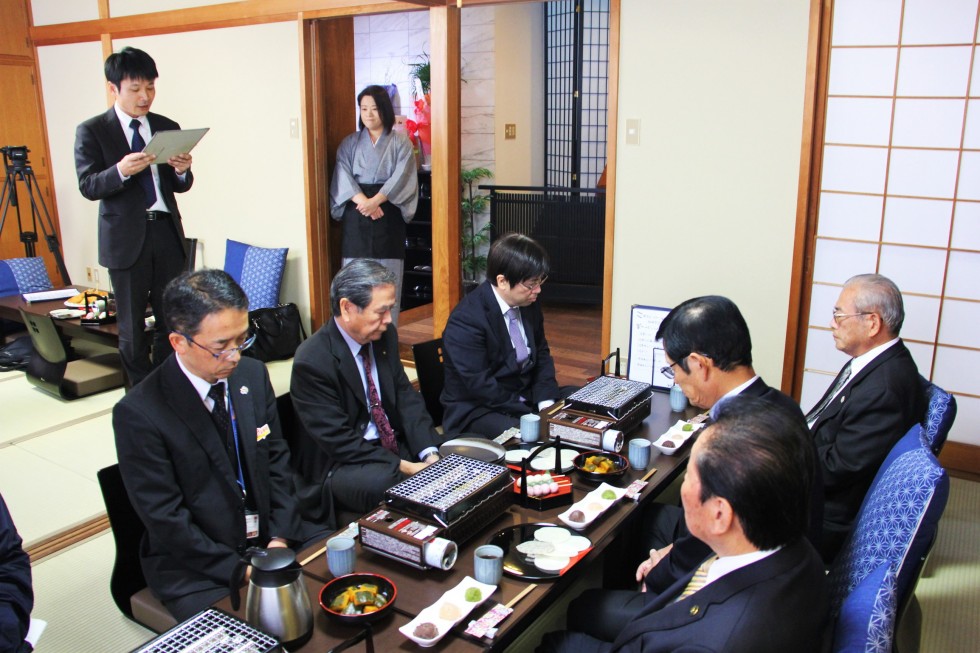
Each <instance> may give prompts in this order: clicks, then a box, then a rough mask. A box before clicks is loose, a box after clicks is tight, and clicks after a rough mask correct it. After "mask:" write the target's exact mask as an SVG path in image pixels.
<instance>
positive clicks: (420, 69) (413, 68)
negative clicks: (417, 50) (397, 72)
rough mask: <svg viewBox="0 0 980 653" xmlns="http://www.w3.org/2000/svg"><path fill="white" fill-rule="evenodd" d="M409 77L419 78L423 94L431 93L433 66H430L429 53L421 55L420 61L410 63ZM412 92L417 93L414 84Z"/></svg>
mask: <svg viewBox="0 0 980 653" xmlns="http://www.w3.org/2000/svg"><path fill="white" fill-rule="evenodd" d="M408 70H409V73H408V77H409V79H412V80H418V82H419V86H420V87H421V88H422V95H428V94H429V88H430V86H429V80H430V74H431V67H430V66H429V55H427V54H425V53H424V52H423V53H422V54H420V55H419V61H417V62H416V63H410V64H408ZM412 93H413V94H414V93H415V86H414V84H413V85H412Z"/></svg>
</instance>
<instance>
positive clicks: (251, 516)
mask: <svg viewBox="0 0 980 653" xmlns="http://www.w3.org/2000/svg"><path fill="white" fill-rule="evenodd" d="M258 536H259V513H257V512H255V511H254V510H246V511H245V539H246V540H252V539H255V538H256V537H258Z"/></svg>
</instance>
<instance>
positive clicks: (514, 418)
mask: <svg viewBox="0 0 980 653" xmlns="http://www.w3.org/2000/svg"><path fill="white" fill-rule="evenodd" d="M547 278H548V254H547V253H546V252H545V251H544V249H543V248H542V247H541V246H540V245H539V244H538V243H537V242H535V241H534V240H532V239H531V238H529V237H527V236H524V235H522V234H515V233H511V234H507V235H506V236H504V237H502V238H499V239H498V240H496V241H494V243H493V245H492V246H491V247H490V252H489V254H488V255H487V283H482V284H480V285H479V286H478V287H477V288H476V290H474V291H473V292H471V293H469V294H468V295H466V297H464V298H463V299H462V301H460V302H459V304H457V305H456V308H454V309H453V312H452V314H451V315H450V316H449V322H448V323H447V324H446V329H445V331H443V334H442V344H443V359H444V364H445V371H446V385H445V388H444V389H443V391H442V398H441V399H442V404H443V406H445V408H446V411H445V414H444V416H443V426H444V427H445V428H446V430H447V431H450V432H466V433H476V434H479V435H482V436H484V437H487V438H495V437H497V436H498V435H500V434H501V433H503V432H504V431H506V430H507V429H509V428H514V427H517V426H519V424H520V419H521V415H525V414H527V413H534V412H538V411H540V410H543V409H544V408H547V407H548V406H550V405H551V404H553V403H555V401H557V400H558V399H559V398H561V397H562V396H567V395H568V394H569V393H570V390H568V389H565V391H564V393H563V391H561V390H559V388H558V382H557V381H556V380H555V362H554V361H553V360H552V358H551V350H550V349H548V341H547V339H545V336H544V317H543V316H542V315H541V307H540V306H538V304H537V299H538V295H539V294H540V293H541V285H542V284H543V283H544V282H545V280H546V279H547Z"/></svg>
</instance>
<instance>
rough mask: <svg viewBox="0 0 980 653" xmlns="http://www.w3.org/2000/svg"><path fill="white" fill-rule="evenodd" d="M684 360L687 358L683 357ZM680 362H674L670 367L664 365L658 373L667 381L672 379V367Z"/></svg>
mask: <svg viewBox="0 0 980 653" xmlns="http://www.w3.org/2000/svg"><path fill="white" fill-rule="evenodd" d="M684 358H687V356H685V357H684ZM684 358H682V359H681V360H684ZM680 362H681V361H674V362H673V363H671V364H670V365H665V366H663V367H661V368H660V373H661V374H663V375H664V376H666V377H667V378H668V379H673V378H674V365H677V364H678V363H680Z"/></svg>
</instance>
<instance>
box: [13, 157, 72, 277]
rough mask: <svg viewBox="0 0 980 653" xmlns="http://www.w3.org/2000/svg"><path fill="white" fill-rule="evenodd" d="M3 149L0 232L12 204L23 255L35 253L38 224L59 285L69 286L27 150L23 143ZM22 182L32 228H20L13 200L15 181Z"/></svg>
mask: <svg viewBox="0 0 980 653" xmlns="http://www.w3.org/2000/svg"><path fill="white" fill-rule="evenodd" d="M0 151H2V152H3V165H4V168H5V169H6V171H7V176H6V180H5V181H4V183H3V192H2V193H0V204H2V205H3V213H2V214H0V234H2V233H3V227H4V224H5V223H6V221H7V210H8V209H9V208H10V207H11V206H12V207H14V211H15V212H16V213H17V229H18V231H20V241H21V242H22V243H24V255H25V256H28V257H31V256H37V247H36V243H37V226H38V225H39V224H40V225H41V231H42V232H43V233H44V240H45V242H47V243H48V249H49V250H51V254H52V255H53V256H54V260H55V263H56V264H57V266H58V272H59V273H60V274H61V281H62V284H63V285H65V286H70V285H71V279H70V277H69V276H68V270H67V268H65V257H64V256H63V255H62V253H61V246H60V245H59V244H58V236H56V235H55V233H54V223H53V222H52V221H51V215H50V214H49V213H48V207H47V205H46V204H45V203H44V197H43V196H42V195H41V192H40V190H39V189H38V187H37V177H35V176H34V169H33V168H31V162H30V161H28V159H27V153H28V152H30V150H29V149H27V146H26V145H19V146H13V145H8V146H6V147H3V148H0ZM18 180H20V181H22V182H24V186H25V188H27V196H28V197H29V198H30V200H31V221H30V225H29V226H30V227H33V228H34V230H33V231H31V230H27V231H25V230H24V223H23V221H22V219H21V214H20V204H19V202H18V201H17V181H18Z"/></svg>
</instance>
